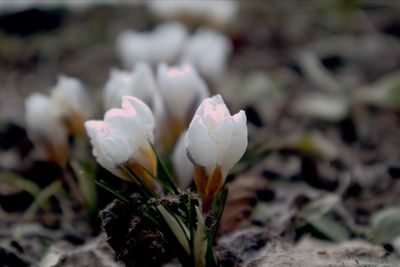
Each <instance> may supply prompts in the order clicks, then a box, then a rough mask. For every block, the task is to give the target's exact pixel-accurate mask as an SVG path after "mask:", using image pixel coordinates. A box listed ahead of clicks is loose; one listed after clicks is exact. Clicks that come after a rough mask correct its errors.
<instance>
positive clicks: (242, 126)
mask: <svg viewBox="0 0 400 267" xmlns="http://www.w3.org/2000/svg"><path fill="white" fill-rule="evenodd" d="M233 119H234V121H235V123H234V124H233V125H234V129H233V132H232V138H231V143H230V145H229V147H228V149H227V150H226V152H225V156H224V160H223V162H222V168H223V170H224V171H225V172H228V171H229V170H230V169H231V168H232V167H233V165H235V164H236V163H237V162H238V161H239V159H240V158H241V157H242V156H243V154H244V152H245V151H246V148H247V125H246V114H245V113H244V111H240V112H238V113H237V114H235V115H234V116H233Z"/></svg>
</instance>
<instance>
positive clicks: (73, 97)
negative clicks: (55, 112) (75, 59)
mask: <svg viewBox="0 0 400 267" xmlns="http://www.w3.org/2000/svg"><path fill="white" fill-rule="evenodd" d="M51 100H52V101H53V102H54V104H55V105H57V106H58V107H59V108H60V110H61V114H60V116H61V118H60V119H61V120H62V121H63V122H64V123H65V124H66V126H67V128H68V129H69V131H70V132H71V133H72V134H83V133H84V127H83V123H84V121H85V119H87V118H88V117H89V116H90V114H91V106H90V102H89V97H88V95H87V93H86V91H85V88H84V86H83V84H82V83H81V82H80V81H79V80H78V79H76V78H72V77H68V76H65V75H60V76H59V77H58V81H57V84H56V86H55V87H54V88H53V90H52V91H51Z"/></svg>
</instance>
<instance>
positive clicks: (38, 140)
mask: <svg viewBox="0 0 400 267" xmlns="http://www.w3.org/2000/svg"><path fill="white" fill-rule="evenodd" d="M62 112H63V111H62V110H61V109H60V107H59V106H57V105H55V103H54V101H52V99H51V98H50V97H48V96H46V95H42V94H32V95H31V96H29V97H28V98H27V99H26V100H25V122H26V127H27V132H28V136H29V138H30V139H31V140H32V142H33V143H34V144H35V148H36V149H37V151H38V152H39V153H40V154H41V155H43V157H44V158H45V159H47V160H50V161H53V162H55V163H57V164H59V165H60V166H64V165H65V164H66V163H67V160H68V156H69V149H68V132H67V129H66V128H65V125H64V124H63V122H62V121H61V120H60V116H61V114H62Z"/></svg>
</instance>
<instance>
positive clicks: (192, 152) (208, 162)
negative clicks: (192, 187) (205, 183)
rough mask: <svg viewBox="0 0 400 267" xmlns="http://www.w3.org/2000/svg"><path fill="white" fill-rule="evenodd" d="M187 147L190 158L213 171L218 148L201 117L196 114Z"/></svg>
mask: <svg viewBox="0 0 400 267" xmlns="http://www.w3.org/2000/svg"><path fill="white" fill-rule="evenodd" d="M186 149H187V152H188V157H189V159H190V160H191V161H192V162H193V163H194V164H196V165H198V166H204V167H206V168H207V170H208V171H212V170H213V168H214V167H215V165H216V160H217V150H216V145H215V143H214V141H213V140H212V139H211V137H210V135H209V132H208V130H207V128H206V127H205V125H204V123H203V121H202V119H201V117H199V116H195V117H194V118H193V120H192V122H191V123H190V126H189V129H188V132H187V135H186Z"/></svg>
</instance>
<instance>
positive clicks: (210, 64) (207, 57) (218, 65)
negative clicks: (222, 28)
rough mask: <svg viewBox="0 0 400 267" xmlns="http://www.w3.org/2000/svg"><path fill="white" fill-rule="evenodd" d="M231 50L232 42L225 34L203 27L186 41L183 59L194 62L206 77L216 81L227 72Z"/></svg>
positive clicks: (185, 61)
mask: <svg viewBox="0 0 400 267" xmlns="http://www.w3.org/2000/svg"><path fill="white" fill-rule="evenodd" d="M231 50H232V47H231V43H230V41H229V39H228V38H227V37H226V36H225V35H223V34H221V33H218V32H216V31H214V30H211V29H206V28H202V29H199V30H197V32H196V33H195V34H194V35H193V36H192V37H191V38H190V39H189V40H188V41H187V42H186V45H185V47H184V49H183V52H182V57H181V61H182V62H183V63H191V64H193V65H194V66H195V67H196V68H197V69H198V70H199V72H200V73H201V74H202V75H204V77H206V78H207V79H209V80H210V81H216V80H218V79H220V78H221V77H222V76H223V74H224V73H225V69H226V63H227V60H228V56H229V54H230V52H231Z"/></svg>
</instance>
